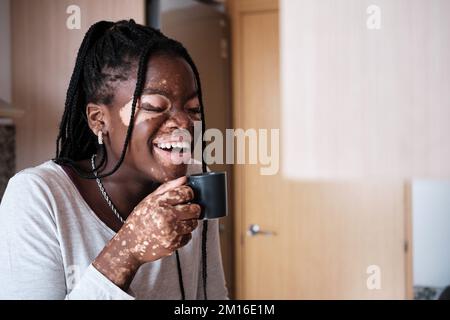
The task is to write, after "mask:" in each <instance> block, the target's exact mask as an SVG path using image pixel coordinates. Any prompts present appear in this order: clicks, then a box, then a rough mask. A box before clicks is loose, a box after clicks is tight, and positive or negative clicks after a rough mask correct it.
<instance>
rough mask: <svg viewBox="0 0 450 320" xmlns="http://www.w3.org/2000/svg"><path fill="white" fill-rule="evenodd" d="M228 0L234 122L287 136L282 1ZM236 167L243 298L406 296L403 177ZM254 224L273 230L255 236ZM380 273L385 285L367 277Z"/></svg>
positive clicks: (240, 291) (239, 288) (238, 255)
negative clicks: (326, 177) (335, 176)
mask: <svg viewBox="0 0 450 320" xmlns="http://www.w3.org/2000/svg"><path fill="white" fill-rule="evenodd" d="M228 5H229V11H230V14H231V24H232V36H233V56H232V61H233V89H234V100H233V105H234V106H233V115H234V119H233V121H234V128H243V129H244V130H245V129H249V128H256V129H261V128H266V129H270V128H280V135H281V136H282V135H283V128H281V127H280V118H281V114H280V112H281V111H280V109H281V108H280V95H279V92H280V83H279V35H278V23H279V21H278V3H277V1H252V0H247V1H242V0H241V1H230V2H229V3H228ZM299 59H301V57H299ZM286 147H289V146H285V145H281V148H286ZM280 154H282V151H280ZM280 160H282V159H280ZM280 162H282V161H280ZM234 176H235V183H234V188H233V189H234V197H235V200H236V201H235V208H234V212H235V213H236V229H235V230H236V232H235V240H236V241H235V242H236V271H237V274H236V280H237V281H236V289H237V298H241V299H370V298H387V299H390V298H395V299H402V298H405V297H406V271H405V269H406V263H405V261H406V255H405V241H406V238H405V236H406V232H405V214H406V213H407V207H408V206H407V202H406V201H405V197H406V196H405V194H406V193H405V190H406V188H405V183H404V182H402V181H357V182H355V181H352V182H350V181H339V182H314V181H309V182H299V181H291V180H289V179H287V178H285V177H283V176H282V171H281V170H280V172H279V173H278V174H276V175H273V176H263V175H260V172H259V166H257V165H236V166H235V174H234ZM253 224H257V225H258V226H259V227H260V228H261V230H263V231H268V232H272V233H273V234H272V235H264V234H256V235H254V236H250V235H249V234H248V229H249V226H251V225H253ZM374 268H375V269H374ZM368 272H369V273H368ZM374 273H377V275H378V276H379V277H380V278H379V280H380V285H381V287H380V288H379V289H376V288H373V287H371V286H369V287H368V285H367V282H368V280H369V282H370V280H371V279H373V278H370V277H371V275H372V276H373V275H374Z"/></svg>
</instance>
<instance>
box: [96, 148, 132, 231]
mask: <svg viewBox="0 0 450 320" xmlns="http://www.w3.org/2000/svg"><path fill="white" fill-rule="evenodd" d="M91 165H92V170H93V172H94V176H95V181H97V185H98V188H99V189H100V193H101V194H102V195H103V198H105V200H106V203H107V204H108V206H109V207H110V208H111V210H112V212H114V215H115V216H116V217H117V219H119V220H120V222H122V224H123V223H125V220H123V218H122V217H121V216H120V214H119V211H117V209H116V207H115V206H114V204H113V203H112V201H111V199H110V198H109V196H108V193H107V192H106V190H105V187H104V186H103V184H102V182H101V181H100V178H98V175H97V170H95V154H93V155H92V157H91Z"/></svg>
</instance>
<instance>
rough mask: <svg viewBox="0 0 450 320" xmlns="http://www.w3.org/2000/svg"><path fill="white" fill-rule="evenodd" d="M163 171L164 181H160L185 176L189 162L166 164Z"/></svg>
mask: <svg viewBox="0 0 450 320" xmlns="http://www.w3.org/2000/svg"><path fill="white" fill-rule="evenodd" d="M162 171H163V174H162V175H161V176H162V181H160V182H167V181H170V180H174V179H177V178H179V177H182V176H185V175H186V172H187V164H177V165H171V166H165V167H164V169H163V170H162Z"/></svg>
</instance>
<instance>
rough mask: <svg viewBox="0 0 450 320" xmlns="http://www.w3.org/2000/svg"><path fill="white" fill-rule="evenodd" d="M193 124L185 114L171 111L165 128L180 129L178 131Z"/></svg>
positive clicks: (179, 111)
mask: <svg viewBox="0 0 450 320" xmlns="http://www.w3.org/2000/svg"><path fill="white" fill-rule="evenodd" d="M193 125H194V124H193V122H192V119H191V118H190V117H189V115H188V114H187V112H185V111H181V110H173V111H172V112H171V113H170V118H169V119H168V120H167V122H166V126H167V127H169V128H171V129H172V128H174V129H176V128H180V129H188V128H189V127H192V126H193Z"/></svg>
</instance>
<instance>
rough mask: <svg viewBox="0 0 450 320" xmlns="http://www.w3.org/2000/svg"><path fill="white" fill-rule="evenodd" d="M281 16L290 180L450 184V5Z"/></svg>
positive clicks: (416, 0)
mask: <svg viewBox="0 0 450 320" xmlns="http://www.w3.org/2000/svg"><path fill="white" fill-rule="evenodd" d="M373 5H377V7H376V8H377V9H378V11H376V12H377V13H379V15H378V14H376V15H375V14H374V13H373V12H374V11H371V10H372V8H375V7H373ZM280 9H281V10H280V28H281V33H280V37H281V52H280V53H281V98H282V103H281V109H282V121H283V123H282V132H281V133H280V135H281V137H282V139H283V141H282V143H283V146H285V148H281V149H282V171H283V173H284V174H285V175H286V176H287V177H288V178H299V179H305V178H306V179H309V178H311V179H317V178H322V179H335V178H349V177H351V178H353V177H356V178H361V177H362V178H365V177H367V176H372V177H377V178H380V177H387V178H392V177H401V178H403V177H408V178H409V177H414V178H421V179H440V178H442V177H446V178H448V179H450V143H448V137H450V108H449V105H450V90H449V88H450V59H449V56H450V19H449V18H448V14H449V12H450V1H448V0H376V1H373V0H346V1H340V0H320V1H317V0H296V1H291V0H280ZM368 11H369V13H368ZM375 17H379V18H380V19H379V20H378V19H375ZM375 20H376V21H380V29H374V28H376V27H377V26H378V25H377V24H372V23H371V22H374V21H375Z"/></svg>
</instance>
